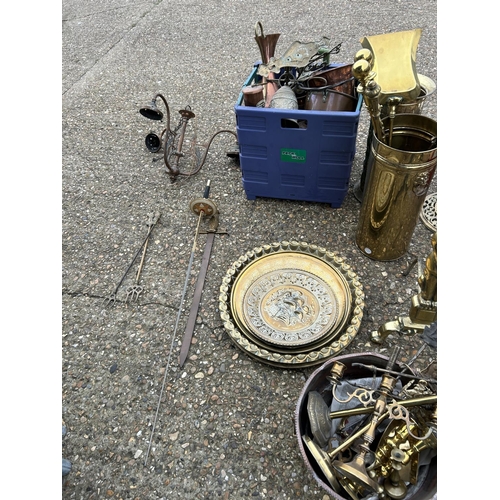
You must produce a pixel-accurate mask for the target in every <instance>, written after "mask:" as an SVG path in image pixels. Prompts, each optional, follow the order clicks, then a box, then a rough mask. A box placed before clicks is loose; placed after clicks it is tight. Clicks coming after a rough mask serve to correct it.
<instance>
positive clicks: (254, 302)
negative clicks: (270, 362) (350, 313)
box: [231, 252, 351, 348]
mask: <svg viewBox="0 0 500 500" xmlns="http://www.w3.org/2000/svg"><path fill="white" fill-rule="evenodd" d="M350 302H351V293H350V290H349V287H348V285H347V282H346V281H345V279H344V278H343V277H342V275H341V274H339V273H337V272H336V271H335V269H334V268H332V267H331V266H329V265H327V264H326V263H325V262H323V261H321V260H320V259H318V258H316V257H314V256H311V255H304V254H298V253H293V252H283V253H279V254H273V255H267V256H265V257H263V258H261V259H258V260H256V261H255V262H253V263H252V264H250V265H249V266H248V267H247V268H246V269H245V270H244V271H243V272H242V273H241V274H240V276H239V277H238V278H237V279H236V281H235V284H234V287H233V291H232V294H231V310H232V313H233V316H234V318H235V320H236V322H237V324H238V326H239V327H240V328H241V329H243V330H245V331H247V332H249V333H251V334H252V335H254V336H255V337H257V338H258V339H260V340H262V341H264V342H269V343H271V344H275V345H279V346H286V347H291V348H295V347H297V346H305V345H309V344H312V343H315V342H317V341H319V340H320V339H321V338H322V337H324V336H325V335H328V334H329V333H331V332H332V330H334V329H335V328H336V327H337V326H338V325H339V324H340V323H341V322H342V321H345V319H347V314H346V310H347V309H348V305H349V304H350Z"/></svg>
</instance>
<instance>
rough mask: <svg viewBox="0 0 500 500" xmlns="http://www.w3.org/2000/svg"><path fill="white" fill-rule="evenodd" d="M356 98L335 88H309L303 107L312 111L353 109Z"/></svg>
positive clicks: (356, 102) (355, 104)
mask: <svg viewBox="0 0 500 500" xmlns="http://www.w3.org/2000/svg"><path fill="white" fill-rule="evenodd" d="M357 104H358V100H357V99H356V98H355V97H353V96H352V95H348V94H344V93H343V92H337V91H335V90H328V89H324V90H311V91H309V92H308V94H307V97H306V100H305V102H304V109H306V110H313V111H354V110H355V109H356V106H357Z"/></svg>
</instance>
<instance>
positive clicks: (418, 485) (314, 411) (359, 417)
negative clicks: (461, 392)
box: [296, 348, 437, 500]
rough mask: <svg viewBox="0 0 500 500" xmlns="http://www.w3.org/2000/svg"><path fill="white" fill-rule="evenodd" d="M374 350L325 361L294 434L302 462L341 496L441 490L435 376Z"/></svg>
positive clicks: (410, 495)
mask: <svg viewBox="0 0 500 500" xmlns="http://www.w3.org/2000/svg"><path fill="white" fill-rule="evenodd" d="M398 351H399V348H396V349H395V350H394V352H393V353H392V355H391V357H390V358H387V357H384V356H382V355H380V354H375V353H362V354H350V355H345V356H340V357H337V358H334V359H331V360H330V361H328V362H326V363H325V364H324V365H323V366H322V367H320V368H319V369H318V370H316V371H315V372H314V373H313V375H311V377H310V378H309V380H308V382H307V383H306V385H305V386H304V389H303V391H302V394H301V396H300V398H299V401H298V404H297V410H296V433H297V437H298V440H299V447H300V449H301V452H302V456H303V458H304V461H305V463H306V465H307V467H308V469H309V470H310V472H311V473H312V474H313V475H314V477H315V479H316V480H317V482H318V483H319V484H320V485H321V486H322V487H323V488H324V489H325V490H326V491H328V493H330V495H332V496H333V497H334V498H336V499H345V498H352V499H353V500H361V499H363V500H375V499H395V500H397V499H407V500H409V499H412V500H417V499H418V500H424V499H429V498H432V495H434V494H436V482H437V476H436V467H437V465H436V464H437V379H436V378H433V377H434V376H435V368H436V365H435V362H433V363H431V364H430V365H429V366H428V367H427V368H426V369H425V370H423V371H422V372H417V371H414V370H412V369H411V367H410V366H409V364H406V365H404V364H401V363H398V362H396V361H395V359H396V357H397V355H398Z"/></svg>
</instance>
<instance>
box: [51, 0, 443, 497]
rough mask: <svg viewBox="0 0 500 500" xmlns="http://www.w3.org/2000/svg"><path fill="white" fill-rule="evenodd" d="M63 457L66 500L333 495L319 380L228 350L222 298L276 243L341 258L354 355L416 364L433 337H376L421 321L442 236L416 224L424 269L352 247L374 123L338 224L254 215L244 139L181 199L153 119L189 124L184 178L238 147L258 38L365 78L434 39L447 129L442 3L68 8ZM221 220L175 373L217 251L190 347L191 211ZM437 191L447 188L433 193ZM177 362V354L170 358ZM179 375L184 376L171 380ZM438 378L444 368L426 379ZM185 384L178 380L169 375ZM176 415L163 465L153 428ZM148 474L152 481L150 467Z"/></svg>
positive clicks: (266, 212) (187, 183)
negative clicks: (363, 63) (152, 219)
mask: <svg viewBox="0 0 500 500" xmlns="http://www.w3.org/2000/svg"><path fill="white" fill-rule="evenodd" d="M62 20H63V22H62V137H63V140H62V209H63V215H62V415H61V417H62V425H63V426H65V427H66V430H67V432H66V435H65V437H64V438H63V440H62V454H63V457H64V458H65V459H67V460H69V461H70V462H71V465H72V467H71V471H70V473H69V474H68V475H67V476H66V478H65V479H66V480H65V481H64V484H63V488H62V498H63V499H64V500H70V499H75V500H97V499H116V500H119V499H120V500H121V499H124V500H125V499H134V500H138V499H141V500H143V499H144V500H145V499H174V498H193V499H205V498H209V499H212V498H214V499H216V498H221V499H224V500H227V499H240V498H269V499H291V498H311V499H322V500H326V499H327V498H330V497H329V496H328V494H327V493H326V492H325V491H324V490H323V489H322V488H321V487H320V486H319V485H318V483H317V482H316V481H315V479H314V478H313V477H312V476H311V475H310V474H309V472H308V470H307V468H306V467H305V464H304V461H303V459H302V457H301V455H300V453H299V449H298V445H297V438H296V436H295V435H294V424H293V418H294V412H295V407H296V404H297V398H298V396H299V394H300V392H301V390H302V388H303V386H304V384H305V383H306V381H307V379H308V377H309V376H310V374H311V373H312V372H313V370H314V368H312V367H309V368H298V369H282V368H277V367H273V366H269V365H266V364H263V363H260V362H258V361H256V360H254V359H252V358H251V357H250V356H248V355H247V354H246V353H245V352H243V351H242V350H241V349H239V348H238V347H237V346H235V345H234V343H233V342H232V341H231V339H230V338H229V337H228V335H227V333H226V331H225V329H224V326H223V322H222V320H221V318H220V314H219V289H220V286H221V282H222V279H223V277H224V275H225V273H226V271H227V269H228V268H229V267H230V266H231V264H232V263H233V262H234V261H235V260H236V259H238V258H239V257H240V256H241V255H242V254H245V252H247V251H248V250H251V249H253V248H255V247H257V246H260V245H265V244H271V243H272V242H279V241H285V240H286V241H303V242H307V243H309V244H315V245H318V246H320V247H324V248H326V249H328V250H331V251H337V252H338V253H339V254H340V255H341V256H343V257H344V258H345V259H346V261H347V262H348V263H349V264H350V265H351V266H352V268H353V269H354V270H355V272H356V273H357V274H358V276H359V279H360V281H361V283H362V285H363V290H364V293H365V309H364V314H363V318H362V322H361V326H360V329H359V332H358V334H357V335H356V337H355V338H354V340H353V341H352V342H351V343H350V344H349V345H348V346H347V348H346V349H345V353H356V352H377V353H382V354H386V355H387V354H389V353H390V352H391V349H392V348H393V347H394V346H396V345H399V346H401V349H402V361H405V360H408V359H409V358H410V357H411V356H412V355H413V354H415V352H416V351H417V350H418V348H419V347H420V345H421V339H420V338H419V337H418V336H410V335H396V336H394V335H391V336H390V337H389V338H388V339H387V341H386V342H385V343H384V344H382V345H377V344H374V343H373V342H371V341H370V332H371V331H373V330H376V329H377V328H378V327H379V326H380V325H382V324H383V323H385V322H387V321H390V320H393V319H394V317H395V316H398V315H406V314H407V313H408V310H409V307H410V301H411V297H412V296H413V295H415V294H416V293H417V292H418V291H419V288H418V282H417V278H418V269H419V266H417V265H415V266H414V267H413V268H411V269H410V271H409V272H407V271H408V269H409V264H410V262H411V260H412V258H413V257H417V258H418V260H419V262H420V263H421V264H422V263H423V262H424V261H425V258H426V256H427V255H428V254H429V252H430V250H431V235H432V232H431V231H430V230H429V229H428V228H427V227H426V226H425V225H424V224H423V222H422V221H419V223H418V224H417V227H416V229H415V232H414V235H413V238H412V242H411V246H410V251H409V252H408V254H407V255H405V256H403V257H402V258H400V259H398V260H395V261H392V262H377V261H374V260H371V259H369V258H367V257H366V256H365V255H363V254H362V253H361V252H360V250H359V249H358V247H357V246H356V243H355V234H356V228H357V223H358V217H359V211H360V203H359V202H358V201H357V200H356V198H355V197H354V195H353V186H354V183H355V182H356V181H357V180H358V179H359V178H360V175H361V172H362V166H363V159H364V153H365V149H366V143H367V136H368V129H369V115H368V112H367V110H366V108H363V110H362V112H361V116H360V122H359V128H358V137H357V151H356V155H355V158H354V163H353V167H352V172H351V179H350V186H349V191H348V193H347V195H346V198H345V200H344V202H343V204H342V206H341V207H339V208H332V207H331V206H329V205H328V204H324V203H315V202H305V201H290V200H278V199H271V198H257V199H256V200H248V199H247V198H246V196H245V191H244V188H243V185H242V174H241V169H240V166H239V163H238V162H237V161H235V160H234V159H233V158H230V157H229V156H227V154H226V152H227V151H228V150H230V149H231V148H234V139H233V138H232V137H231V136H221V137H220V138H218V139H217V140H215V141H214V142H213V143H212V146H211V147H210V150H209V152H208V156H207V159H206V163H205V164H204V166H203V167H202V169H201V170H200V172H199V173H197V174H196V175H194V176H192V177H186V178H180V179H178V180H177V181H176V182H174V183H172V182H170V179H169V177H168V175H166V173H165V166H164V163H163V159H162V156H161V154H160V155H158V154H152V153H150V152H149V151H148V150H147V149H146V147H145V145H144V139H145V136H146V135H147V134H148V133H149V132H153V131H154V132H155V133H159V132H161V130H162V125H161V124H158V122H152V121H149V120H146V119H145V118H144V117H143V116H141V115H140V113H139V108H140V107H141V106H143V105H144V104H146V103H148V102H149V101H150V100H151V98H152V97H153V96H154V95H155V94H156V93H157V92H160V93H162V94H163V95H164V96H165V97H166V99H167V101H168V104H169V107H170V111H171V113H172V115H173V117H174V118H173V120H174V121H175V122H176V121H177V111H178V110H181V109H183V108H185V107H186V106H187V105H189V106H190V107H191V109H192V111H193V112H194V113H195V115H196V117H195V118H194V119H192V121H191V122H190V127H189V130H188V131H187V133H186V134H187V137H186V140H187V142H186V146H185V152H186V157H185V158H184V159H183V160H184V161H185V162H187V163H189V162H196V158H197V154H198V158H199V156H200V153H199V152H200V150H201V151H203V148H204V145H205V144H206V141H207V140H208V139H209V138H210V136H211V135H212V134H213V133H214V132H216V131H218V130H222V129H229V130H234V131H235V127H236V121H235V112H234V105H235V103H236V100H237V99H238V96H239V92H240V90H241V87H242V85H243V82H244V81H245V80H246V78H247V76H248V75H249V73H250V71H251V69H252V66H253V64H254V63H255V62H256V61H257V60H259V59H260V54H259V50H258V47H257V44H256V42H255V40H254V26H255V24H256V22H257V21H260V22H261V23H262V25H263V28H264V32H265V33H266V34H270V33H281V36H280V39H279V41H278V45H277V49H276V53H277V54H280V53H281V52H282V51H284V50H285V49H286V48H287V47H288V46H289V45H290V44H291V43H292V42H293V41H295V40H301V41H312V40H318V39H320V38H321V37H322V36H327V37H329V38H331V40H332V42H333V43H335V44H336V43H342V45H341V49H340V52H339V53H338V54H336V55H335V56H333V58H334V62H345V63H348V62H352V61H353V57H354V54H355V53H356V52H357V51H358V50H359V49H360V48H361V46H360V43H359V40H360V38H361V37H363V36H366V35H374V34H382V33H388V32H392V31H402V30H410V29H415V28H422V36H421V40H420V43H419V46H418V52H417V69H418V72H419V73H421V74H423V75H426V76H428V77H429V78H431V79H433V80H434V81H435V82H436V83H437V87H438V91H437V92H436V93H435V94H434V95H432V96H431V97H430V98H429V99H428V100H427V101H426V104H425V114H426V115H427V116H429V117H431V118H433V119H437V95H438V93H439V82H438V79H437V40H436V36H437V2H436V0H409V1H404V2H403V1H398V2H395V1H393V0H390V1H389V0H377V1H375V0H369V1H364V2H352V1H350V0H338V1H330V0H326V1H323V2H318V1H309V2H303V1H300V2H299V1H297V0H288V1H286V2H285V1H283V0H275V1H273V2H267V3H265V2H256V1H246V2H243V1H241V0H219V1H217V0H204V1H200V0H187V1H183V2H180V1H179V2H174V1H166V0H165V1H162V0H145V1H141V2H136V1H132V0H120V1H116V0H108V1H106V2H104V1H102V0H89V1H87V2H78V1H76V0H63V2H62ZM207 180H210V182H211V191H210V196H211V198H212V199H213V201H214V202H215V203H216V204H217V207H218V209H219V213H220V222H219V223H220V228H221V229H224V230H225V234H217V235H216V236H215V240H214V245H213V250H212V253H211V256H210V262H209V267H208V272H207V277H206V280H205V283H204V287H203V295H202V301H201V305H200V309H199V312H198V316H197V320H196V328H195V334H194V339H193V343H192V345H191V347H190V351H189V356H188V359H187V361H186V363H185V364H184V366H183V367H182V368H180V367H179V366H178V363H177V358H178V354H179V350H180V344H181V340H182V333H183V331H184V326H185V323H186V321H187V316H188V314H189V309H190V304H191V300H192V297H193V293H194V287H195V283H196V278H197V275H198V270H199V268H200V265H201V256H202V253H203V248H204V245H205V241H206V238H207V236H206V235H205V234H200V235H199V237H198V239H197V242H196V246H195V252H194V260H193V263H192V270H191V273H190V275H189V276H188V280H187V290H186V294H185V297H186V299H185V302H184V304H183V309H182V314H181V316H180V322H179V327H178V330H177V333H176V337H173V334H174V329H175V323H176V318H177V314H178V311H179V305H180V302H181V298H182V292H183V287H184V284H185V281H186V272H187V269H188V265H189V261H190V255H191V250H192V247H193V240H194V236H195V231H196V225H197V218H196V217H195V216H194V214H193V213H192V211H191V210H190V208H189V206H190V202H191V201H192V200H193V199H194V198H197V197H200V196H201V195H202V193H203V190H204V187H205V184H206V182H207ZM436 191H437V175H436V176H435V177H434V180H433V183H432V185H431V187H430V189H429V193H431V192H436ZM151 212H159V213H161V218H160V220H159V221H158V223H157V224H156V226H155V227H154V229H153V231H152V233H151V239H150V241H149V244H148V247H147V253H146V258H145V261H144V266H143V268H142V273H141V275H140V284H141V285H142V286H143V287H144V292H143V293H142V294H141V295H140V297H139V299H138V300H137V301H136V302H130V301H128V302H126V301H125V298H126V297H125V289H126V287H127V286H129V285H132V284H134V272H135V271H134V269H136V267H134V268H133V270H132V271H131V272H130V273H129V274H128V275H127V277H126V279H125V280H124V282H123V285H122V286H121V287H120V288H119V290H118V292H117V296H116V299H117V300H116V303H115V304H114V306H113V307H105V305H103V300H104V299H105V298H106V297H108V296H109V295H110V294H112V292H113V290H114V289H115V287H116V285H117V284H118V283H119V281H120V279H121V277H122V275H123V274H124V271H125V270H126V268H127V266H128V265H129V264H130V262H131V260H132V258H133V256H134V255H135V254H136V252H137V250H138V249H139V247H140V245H141V243H142V241H143V239H144V237H145V235H146V232H147V228H148V226H147V217H148V214H150V213H151ZM171 347H172V349H173V350H172V351H171ZM169 359H171V362H170V364H169V365H167V360H169ZM432 359H435V352H434V351H433V350H432V349H430V348H429V349H427V350H426V351H424V353H423V355H422V356H421V358H419V360H418V361H417V362H416V366H417V367H420V368H421V367H423V366H426V364H428V363H429V362H430V361H431V360H432ZM167 367H168V371H167V373H166V375H165V371H166V368H167ZM163 381H165V382H166V383H165V387H164V391H163V397H162V400H161V405H160V406H159V413H158V419H157V423H156V428H155V430H154V434H153V441H152V446H151V449H150V450H148V445H149V440H150V437H151V434H152V425H153V422H154V421H155V412H156V410H157V405H158V401H159V397H160V393H161V390H162V383H163ZM148 451H149V456H148V457H147V458H148V460H147V463H145V458H146V456H147V455H148Z"/></svg>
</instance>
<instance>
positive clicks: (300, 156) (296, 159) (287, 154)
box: [281, 148, 306, 163]
mask: <svg viewBox="0 0 500 500" xmlns="http://www.w3.org/2000/svg"><path fill="white" fill-rule="evenodd" d="M281 161H290V162H292V163H305V161H306V150H305V149H288V148H283V149H282V150H281Z"/></svg>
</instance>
